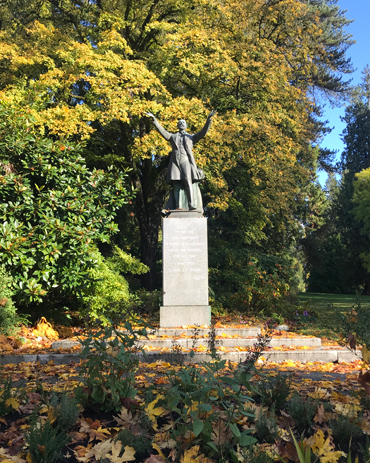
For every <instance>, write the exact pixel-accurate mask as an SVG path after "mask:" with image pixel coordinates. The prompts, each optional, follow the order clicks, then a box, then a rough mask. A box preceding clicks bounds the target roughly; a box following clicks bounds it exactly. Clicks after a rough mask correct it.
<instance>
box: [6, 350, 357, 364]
mask: <svg viewBox="0 0 370 463" xmlns="http://www.w3.org/2000/svg"><path fill="white" fill-rule="evenodd" d="M219 354H220V357H221V359H222V360H230V361H232V362H243V361H245V359H246V357H247V355H248V352H237V351H233V352H219ZM137 355H139V359H140V361H142V362H148V363H152V362H156V361H157V360H163V361H166V362H177V361H178V359H179V354H176V353H173V352H168V353H161V352H145V353H144V354H143V353H139V354H137ZM180 355H181V354H180ZM262 356H263V359H264V360H262V359H261V363H263V361H268V362H276V363H282V362H284V361H287V360H292V361H294V362H296V361H299V362H302V363H307V362H322V363H327V362H352V361H354V360H358V359H359V358H361V350H358V351H357V352H356V353H355V352H352V351H350V350H348V349H341V348H338V349H336V348H326V347H322V348H320V349H312V350H290V351H273V350H272V351H265V352H263V354H262ZM184 359H185V361H186V362H191V363H201V362H204V361H210V360H211V357H210V355H209V354H207V353H206V352H196V353H195V354H194V356H193V357H190V356H189V355H185V356H184ZM50 361H53V362H54V363H55V365H67V364H69V363H70V362H75V363H78V362H79V361H80V354H79V353H66V354H64V353H63V354H62V353H60V354H57V353H45V354H34V355H33V354H29V355H28V354H24V355H10V354H4V355H0V365H7V364H20V363H22V362H39V363H40V364H42V365H45V364H47V363H48V362H50Z"/></svg>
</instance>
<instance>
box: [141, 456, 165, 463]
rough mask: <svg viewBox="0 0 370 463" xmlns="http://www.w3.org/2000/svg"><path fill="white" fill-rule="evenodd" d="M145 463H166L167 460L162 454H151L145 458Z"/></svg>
mask: <svg viewBox="0 0 370 463" xmlns="http://www.w3.org/2000/svg"><path fill="white" fill-rule="evenodd" d="M145 463H166V460H165V459H164V458H163V457H161V456H160V455H150V457H149V458H147V459H146V460H145Z"/></svg>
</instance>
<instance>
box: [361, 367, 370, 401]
mask: <svg viewBox="0 0 370 463" xmlns="http://www.w3.org/2000/svg"><path fill="white" fill-rule="evenodd" d="M358 382H359V383H360V384H361V386H362V387H363V388H364V389H365V391H366V394H368V395H370V371H365V373H362V371H360V373H359V375H358Z"/></svg>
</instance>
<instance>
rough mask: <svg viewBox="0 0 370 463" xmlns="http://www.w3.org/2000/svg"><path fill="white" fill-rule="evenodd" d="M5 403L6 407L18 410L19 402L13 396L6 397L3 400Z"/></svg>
mask: <svg viewBox="0 0 370 463" xmlns="http://www.w3.org/2000/svg"><path fill="white" fill-rule="evenodd" d="M5 405H6V406H7V407H12V408H14V410H18V408H19V405H20V403H19V402H18V400H17V399H15V398H14V397H11V398H10V399H7V400H6V401H5Z"/></svg>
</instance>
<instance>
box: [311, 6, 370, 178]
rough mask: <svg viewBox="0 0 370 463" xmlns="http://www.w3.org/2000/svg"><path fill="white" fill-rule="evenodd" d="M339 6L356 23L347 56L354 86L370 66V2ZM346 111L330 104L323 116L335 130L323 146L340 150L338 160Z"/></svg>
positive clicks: (351, 29) (326, 138)
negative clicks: (352, 42) (351, 64)
mask: <svg viewBox="0 0 370 463" xmlns="http://www.w3.org/2000/svg"><path fill="white" fill-rule="evenodd" d="M338 6H339V7H340V9H341V10H347V12H346V14H345V15H346V17H347V18H348V19H354V22H353V23H352V24H350V25H349V26H347V28H346V32H348V33H350V34H352V36H353V37H352V38H353V39H354V40H356V43H355V44H354V45H352V46H351V47H350V48H349V49H348V51H347V56H348V57H350V58H351V60H352V63H353V67H354V68H355V72H354V73H353V74H352V75H349V76H350V78H352V79H353V80H352V84H354V85H357V84H359V83H360V82H361V77H362V76H361V72H362V70H363V69H364V67H365V66H366V65H367V64H369V65H370V22H369V19H370V0H339V1H338ZM344 109H345V106H342V107H340V108H331V107H330V104H326V105H325V110H324V116H323V119H324V120H328V121H329V127H331V128H333V130H332V132H331V133H330V134H329V135H327V136H326V137H325V138H324V139H323V140H322V142H321V146H323V147H326V148H330V149H335V150H338V153H337V158H338V159H339V157H340V154H341V152H342V151H343V142H342V140H341V133H342V131H343V129H344V126H345V124H343V122H342V121H341V120H340V116H344ZM325 179H326V175H325V174H319V181H320V183H321V184H322V185H323V183H324V182H325Z"/></svg>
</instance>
